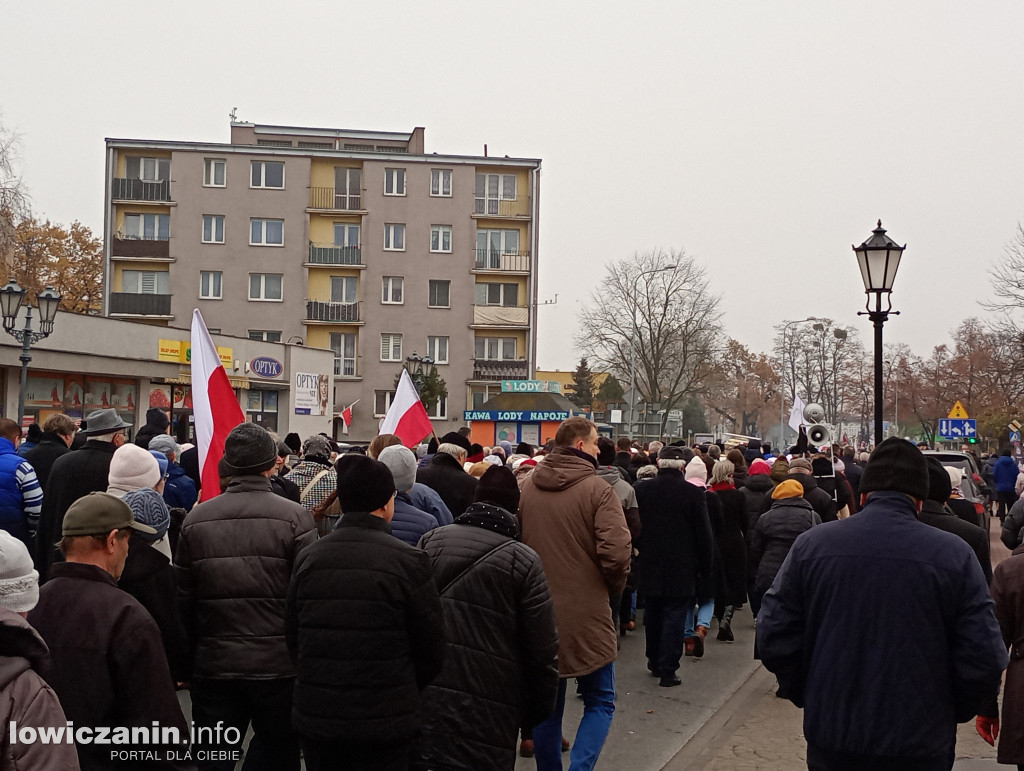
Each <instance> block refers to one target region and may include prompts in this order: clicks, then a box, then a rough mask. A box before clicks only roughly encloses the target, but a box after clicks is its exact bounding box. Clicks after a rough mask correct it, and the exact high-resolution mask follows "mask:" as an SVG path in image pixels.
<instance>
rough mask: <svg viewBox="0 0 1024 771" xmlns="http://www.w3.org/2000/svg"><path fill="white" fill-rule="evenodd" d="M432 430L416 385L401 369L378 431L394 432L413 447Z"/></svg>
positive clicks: (405, 443) (383, 432)
mask: <svg viewBox="0 0 1024 771" xmlns="http://www.w3.org/2000/svg"><path fill="white" fill-rule="evenodd" d="M433 431H434V427H433V426H432V425H431V424H430V418H428V417H427V410H426V408H424V406H423V402H421V401H420V395H419V394H418V393H416V386H414V385H413V384H412V378H411V377H409V372H408V371H407V370H404V369H403V370H402V377H401V379H400V380H399V381H398V389H397V390H396V391H395V398H394V399H393V400H392V401H391V407H389V408H388V414H387V415H385V416H384V421H383V422H382V423H381V424H380V432H381V433H382V434H394V435H395V436H397V437H398V438H399V439H401V440H402V444H404V445H405V446H406V447H414V446H416V445H417V444H419V443H420V441H421V440H422V439H423V438H424V437H425V436H426V435H427V434H430V433H433Z"/></svg>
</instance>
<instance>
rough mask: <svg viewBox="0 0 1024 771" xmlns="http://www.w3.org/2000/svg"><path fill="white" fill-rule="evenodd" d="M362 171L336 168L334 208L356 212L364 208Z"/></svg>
mask: <svg viewBox="0 0 1024 771" xmlns="http://www.w3.org/2000/svg"><path fill="white" fill-rule="evenodd" d="M361 183H362V170H361V169H349V168H345V167H343V166H335V167H334V208H335V209H340V210H342V211H356V210H358V209H361V208H362V201H363V187H362V184H361Z"/></svg>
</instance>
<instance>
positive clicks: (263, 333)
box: [246, 329, 282, 343]
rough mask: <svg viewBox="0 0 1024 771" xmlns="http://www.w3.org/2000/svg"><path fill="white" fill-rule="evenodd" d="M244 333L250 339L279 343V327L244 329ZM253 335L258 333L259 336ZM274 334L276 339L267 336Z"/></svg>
mask: <svg viewBox="0 0 1024 771" xmlns="http://www.w3.org/2000/svg"><path fill="white" fill-rule="evenodd" d="M246 334H247V336H248V338H249V339H250V340H257V341H259V342H263V343H280V342H281V335H282V332H281V330H280V329H249V330H246ZM253 335H259V337H253ZM271 335H276V336H277V339H276V340H269V339H268V337H269V336H271Z"/></svg>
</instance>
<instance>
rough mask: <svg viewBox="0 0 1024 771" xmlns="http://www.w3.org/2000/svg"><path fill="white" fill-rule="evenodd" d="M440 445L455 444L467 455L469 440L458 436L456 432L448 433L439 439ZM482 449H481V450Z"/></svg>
mask: <svg viewBox="0 0 1024 771" xmlns="http://www.w3.org/2000/svg"><path fill="white" fill-rule="evenodd" d="M441 444H457V445H458V446H459V447H461V448H462V449H463V450H465V451H466V452H467V453H469V447H470V444H469V440H468V439H467V438H466V437H464V436H463V435H462V434H460V433H459V432H458V431H449V432H448V433H447V434H445V435H444V436H442V437H441ZM481 449H483V448H481Z"/></svg>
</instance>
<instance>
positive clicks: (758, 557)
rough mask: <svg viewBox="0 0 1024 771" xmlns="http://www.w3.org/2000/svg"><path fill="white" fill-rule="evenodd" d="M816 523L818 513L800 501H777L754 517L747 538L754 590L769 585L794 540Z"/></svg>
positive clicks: (801, 499) (764, 588)
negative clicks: (753, 567)
mask: <svg viewBox="0 0 1024 771" xmlns="http://www.w3.org/2000/svg"><path fill="white" fill-rule="evenodd" d="M820 524H821V517H819V516H818V512H816V511H815V510H814V509H813V508H811V504H810V503H808V502H807V501H806V500H804V499H803V498H782V499H780V500H777V501H775V502H774V503H773V504H772V507H771V508H770V509H768V511H766V512H765V513H764V514H762V515H761V516H760V517H759V518H758V520H757V524H756V525H755V526H754V531H753V532H752V533H751V535H750V552H751V561H752V562H754V563H755V564H756V565H757V574H756V575H755V577H754V588H755V589H756V590H757V591H760V592H763V591H766V590H767V589H768V587H770V586H771V585H772V581H774V580H775V576H776V575H777V574H778V572H779V568H781V567H782V563H783V562H784V561H785V559H786V555H787V554H789V550H790V548H792V546H793V542H794V541H795V540H796V539H797V537H798V536H799V535H801V534H802V533H804V532H805V531H807V530H810V529H811V528H812V527H814V526H815V525H820Z"/></svg>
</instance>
